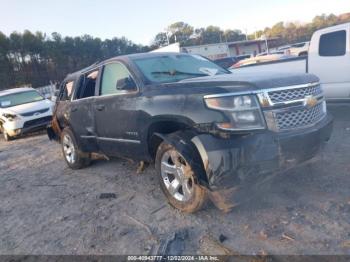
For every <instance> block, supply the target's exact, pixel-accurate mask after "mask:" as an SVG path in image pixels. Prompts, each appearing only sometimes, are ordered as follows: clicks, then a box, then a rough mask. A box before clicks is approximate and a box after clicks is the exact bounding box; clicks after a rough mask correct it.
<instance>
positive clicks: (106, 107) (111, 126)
mask: <svg viewBox="0 0 350 262" xmlns="http://www.w3.org/2000/svg"><path fill="white" fill-rule="evenodd" d="M126 82H127V83H129V85H128V86H127V87H125V86H120V85H121V84H120V83H123V84H125V83H126ZM130 82H131V83H133V86H132V85H130ZM118 85H119V86H118ZM138 96H139V92H138V88H137V86H136V84H135V81H134V80H133V77H132V75H131V73H130V72H129V70H128V69H127V67H126V66H125V65H124V64H122V63H121V62H113V63H109V64H106V65H105V66H104V67H103V71H102V77H101V82H100V90H99V96H98V97H96V99H95V101H94V114H95V125H96V133H97V142H98V145H99V148H100V149H101V150H102V151H103V152H104V153H105V154H107V155H115V156H120V155H122V156H126V157H127V156H133V155H134V154H138V153H139V150H140V148H141V145H140V138H139V130H138V124H137V123H138V118H139V113H138V110H137V109H136V101H137V99H138Z"/></svg>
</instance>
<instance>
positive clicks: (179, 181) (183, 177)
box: [155, 142, 207, 213]
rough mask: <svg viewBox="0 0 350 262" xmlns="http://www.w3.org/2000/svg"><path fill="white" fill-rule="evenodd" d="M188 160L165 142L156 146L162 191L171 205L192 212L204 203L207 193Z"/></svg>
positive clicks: (157, 167)
mask: <svg viewBox="0 0 350 262" xmlns="http://www.w3.org/2000/svg"><path fill="white" fill-rule="evenodd" d="M189 162H190V161H188V160H186V158H185V157H184V156H182V155H181V154H180V153H179V152H178V151H177V150H176V148H175V147H174V146H172V145H170V144H168V143H166V142H163V143H161V144H160V146H159V147H158V150H157V154H156V161H155V165H156V170H157V173H158V177H159V182H160V186H161V189H162V191H163V192H164V194H165V196H166V197H167V199H168V202H169V203H170V204H171V205H172V206H173V207H175V208H177V209H179V210H181V211H182V212H186V213H194V212H196V211H198V210H200V209H201V208H202V207H203V206H204V205H205V204H206V202H207V193H206V189H205V188H203V187H202V186H201V185H199V183H198V179H197V177H198V174H196V172H195V170H193V168H192V167H191V165H190V164H189Z"/></svg>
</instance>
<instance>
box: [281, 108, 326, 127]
mask: <svg viewBox="0 0 350 262" xmlns="http://www.w3.org/2000/svg"><path fill="white" fill-rule="evenodd" d="M322 104H323V103H319V104H318V105H316V106H314V107H312V108H303V109H298V110H293V111H286V112H277V113H275V121H276V126H277V128H278V129H279V130H287V129H292V128H302V127H306V126H309V125H312V124H314V123H317V122H318V121H320V120H321V119H322V118H323V117H324V116H325V112H324V110H323V105H322Z"/></svg>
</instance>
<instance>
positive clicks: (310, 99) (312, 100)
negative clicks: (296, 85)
mask: <svg viewBox="0 0 350 262" xmlns="http://www.w3.org/2000/svg"><path fill="white" fill-rule="evenodd" d="M317 102H318V100H317V98H316V97H314V96H305V99H304V103H303V104H304V106H305V107H308V108H311V107H314V106H315V105H317Z"/></svg>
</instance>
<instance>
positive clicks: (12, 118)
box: [2, 114, 17, 121]
mask: <svg viewBox="0 0 350 262" xmlns="http://www.w3.org/2000/svg"><path fill="white" fill-rule="evenodd" d="M2 116H3V117H5V118H6V119H7V120H8V121H13V120H14V119H15V118H16V117H17V116H16V115H14V114H2Z"/></svg>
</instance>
